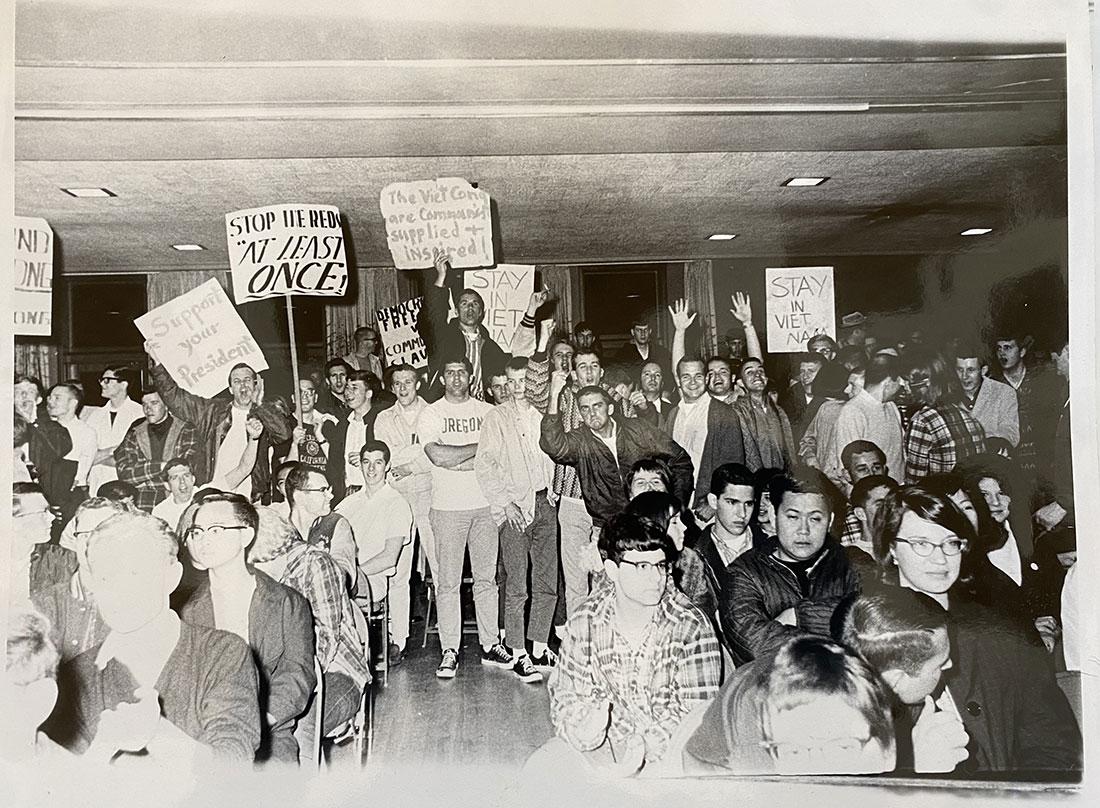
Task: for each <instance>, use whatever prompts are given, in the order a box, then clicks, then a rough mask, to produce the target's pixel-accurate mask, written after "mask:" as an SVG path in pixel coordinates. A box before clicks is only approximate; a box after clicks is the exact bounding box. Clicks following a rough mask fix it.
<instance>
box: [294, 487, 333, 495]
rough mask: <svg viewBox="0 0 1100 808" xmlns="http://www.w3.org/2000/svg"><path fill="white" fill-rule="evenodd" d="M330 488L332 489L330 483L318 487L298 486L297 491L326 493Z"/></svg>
mask: <svg viewBox="0 0 1100 808" xmlns="http://www.w3.org/2000/svg"><path fill="white" fill-rule="evenodd" d="M331 490H332V486H331V485H324V486H321V487H320V488H299V489H298V491H308V492H310V493H314V492H321V493H327V492H329V491H331Z"/></svg>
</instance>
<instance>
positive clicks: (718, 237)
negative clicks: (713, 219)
mask: <svg viewBox="0 0 1100 808" xmlns="http://www.w3.org/2000/svg"><path fill="white" fill-rule="evenodd" d="M735 238H737V234H736V233H715V234H714V235H713V236H707V241H733V239H735Z"/></svg>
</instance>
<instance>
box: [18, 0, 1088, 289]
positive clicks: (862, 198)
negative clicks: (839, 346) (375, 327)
mask: <svg viewBox="0 0 1100 808" xmlns="http://www.w3.org/2000/svg"><path fill="white" fill-rule="evenodd" d="M245 5H246V4H244V3H243V2H241V0H225V1H224V2H220V3H217V4H214V3H209V2H206V0H198V2H195V3H194V5H193V7H192V6H191V4H188V6H187V8H186V10H179V9H180V6H178V5H176V4H172V5H165V4H160V3H155V2H153V1H152V0H132V1H131V2H130V3H126V4H123V3H120V2H113V1H112V0H85V2H82V3H55V2H23V3H19V4H18V5H17V19H16V66H15V86H16V98H15V102H16V106H15V112H16V121H15V152H16V166H15V194H16V212H17V213H18V214H21V215H33V216H42V217H44V218H46V219H47V220H48V221H49V222H50V223H51V225H52V226H53V228H54V230H55V231H56V233H57V235H58V240H59V253H60V256H61V259H60V260H61V264H62V266H63V269H64V272H67V273H90V272H136V271H150V270H160V269H174V268H179V269H184V268H198V267H204V268H205V267H224V266H225V265H226V251H225V232H224V218H223V217H224V214H225V213H226V212H228V211H231V210H237V209H242V208H248V207H256V206H259V205H265V204H275V203H281V202H292V201H301V202H316V203H325V204H334V205H337V206H338V207H339V208H340V209H341V211H342V212H343V213H344V214H345V218H346V219H347V220H348V223H349V226H350V229H351V236H352V241H353V249H354V254H355V257H356V261H357V263H358V264H359V265H361V266H382V265H387V264H388V263H389V256H388V251H387V249H386V243H385V232H384V228H383V225H382V220H381V217H380V214H379V211H378V194H379V191H380V190H381V189H382V187H383V186H385V185H386V184H388V183H390V182H395V181H401V180H414V179H428V178H432V177H440V176H463V177H466V178H467V179H468V180H470V181H473V182H477V183H478V184H479V187H480V188H482V189H484V190H486V191H488V192H489V193H490V195H491V196H492V198H493V200H494V202H495V205H496V212H497V214H498V217H499V224H498V227H497V232H498V234H499V244H500V247H499V251H498V259H499V260H505V261H510V262H536V261H537V262H547V263H596V262H614V261H630V262H636V261H664V260H675V259H686V258H702V257H740V256H764V255H767V256H774V255H788V256H813V255H815V254H819V255H846V254H853V255H854V254H875V255H878V254H889V253H906V254H932V253H951V252H958V251H963V250H983V251H985V250H988V251H995V250H996V248H997V244H998V242H999V240H1001V239H1004V238H1006V237H1007V236H1009V235H1010V234H1011V233H1012V231H1013V229H1014V228H1017V227H1019V226H1020V225H1021V223H1022V222H1024V221H1027V220H1034V219H1039V220H1054V221H1061V220H1064V218H1065V216H1066V199H1065V197H1066V177H1067V149H1066V76H1065V70H1066V60H1065V55H1064V50H1065V47H1064V42H1063V39H1062V38H1061V36H1060V34H1059V31H1060V30H1061V26H1062V24H1063V20H1062V17H1061V16H1060V15H1059V14H1058V13H1054V14H1051V13H1048V12H1047V11H1046V10H1044V14H1043V15H1036V14H1035V13H1034V12H1031V11H1029V9H1028V6H1029V4H1027V3H1016V2H1006V3H1004V4H1003V5H1002V4H997V6H996V8H997V13H996V16H995V17H993V16H988V15H986V16H983V17H981V21H982V23H983V24H982V25H981V26H980V28H973V27H970V26H968V25H967V24H966V23H967V22H969V21H968V20H964V19H960V18H959V12H958V10H957V9H958V6H957V5H956V4H945V3H940V2H931V3H926V4H923V5H920V7H919V9H918V10H912V9H910V10H909V11H908V12H907V13H906V14H901V15H891V14H881V13H879V14H874V15H871V14H868V13H867V12H868V10H870V9H876V10H881V8H882V6H883V4H882V3H875V4H871V3H849V4H848V5H849V6H850V8H851V11H852V13H850V14H847V15H845V14H836V13H835V7H836V6H835V4H829V5H830V13H823V12H821V11H818V12H813V11H811V10H806V9H802V8H801V6H796V5H794V4H791V3H788V2H778V3H772V4H769V6H768V8H769V9H771V10H772V13H771V14H770V15H768V16H761V15H759V14H756V15H752V14H749V13H748V12H747V11H746V10H745V9H747V8H750V7H752V6H753V4H738V5H737V8H738V9H740V11H739V12H738V13H736V14H735V13H732V12H730V11H728V10H725V11H724V12H721V13H720V12H719V9H721V8H722V4H717V3H708V2H703V3H694V4H681V5H676V4H669V3H665V4H651V3H648V2H642V3H612V4H607V8H603V9H602V11H603V14H602V15H600V16H592V12H591V7H592V6H594V5H597V4H591V3H585V4H581V3H576V2H572V1H570V2H565V3H563V4H561V6H563V7H568V8H567V10H569V11H571V12H573V16H572V17H569V16H559V17H557V18H555V19H554V20H551V19H549V18H547V19H537V18H536V19H531V18H528V17H524V16H522V15H521V14H520V12H519V11H517V10H516V9H515V8H514V7H513V6H512V5H511V4H503V3H499V2H480V3H473V4H470V6H471V7H473V8H474V10H473V11H470V10H469V8H468V7H464V9H465V10H463V11H462V12H460V13H461V16H452V17H450V18H444V17H439V16H433V15H436V14H440V13H441V9H443V8H449V6H444V5H443V4H442V3H440V2H436V0H429V2H426V3H419V4H417V8H416V9H403V8H401V9H394V8H391V6H392V5H394V4H389V5H386V4H375V3H365V4H362V6H358V5H356V7H355V9H353V10H352V11H348V10H346V9H344V8H342V5H351V4H342V5H339V6H338V5H336V4H333V3H328V2H325V3H321V4H320V5H318V6H317V7H316V8H313V7H312V6H311V8H310V10H309V12H308V13H307V12H305V11H302V10H301V7H300V6H299V5H298V4H289V3H285V2H283V0H274V1H273V2H269V3H266V4H264V8H266V9H267V10H268V12H267V13H266V14H264V15H263V16H260V15H259V14H256V13H254V12H249V11H248V9H247V8H245ZM802 5H816V4H802ZM909 5H912V4H909ZM964 6H965V4H964ZM977 6H978V7H980V8H983V9H984V8H989V5H988V4H983V3H979V4H977ZM608 8H610V9H611V11H608V10H607V9H608ZM951 9H954V10H955V11H954V16H952V11H951ZM1001 9H1003V13H1001ZM1057 9H1058V7H1057V6H1056V7H1055V10H1057ZM560 11H561V9H559V12H560ZM704 12H709V13H710V16H709V17H708V16H707V14H706V13H704ZM559 19H568V20H569V24H565V23H562V22H558V21H557V20H559ZM484 20H491V22H488V23H487V22H484ZM969 30H981V31H982V34H981V36H974V37H973V39H974V41H967V40H966V38H960V37H958V36H957V32H958V31H969ZM89 31H94V35H93V36H89V35H88V32H89ZM798 175H813V176H828V177H830V178H831V179H830V180H829V181H828V182H827V183H825V184H824V185H822V186H820V187H818V188H805V189H798V188H787V187H782V186H781V183H782V182H783V181H784V180H786V179H788V178H790V177H793V176H798ZM84 186H103V187H107V188H109V189H111V191H112V192H114V193H115V194H116V195H117V196H116V197H114V198H111V199H74V198H72V197H69V196H67V195H66V194H64V193H62V192H61V191H60V190H59V189H60V188H63V187H84ZM968 227H993V228H994V229H995V230H994V233H993V234H991V235H990V236H986V237H983V238H981V239H966V238H961V237H960V236H959V235H958V234H959V232H960V231H961V230H963V229H965V228H968ZM715 232H732V233H737V234H738V237H737V238H736V239H735V240H733V241H726V242H712V241H708V240H706V236H708V235H710V234H711V233H715ZM182 242H197V243H199V244H203V245H204V246H206V247H207V248H208V250H207V251H205V252H200V253H179V252H176V251H174V250H172V249H170V245H171V244H174V243H182Z"/></svg>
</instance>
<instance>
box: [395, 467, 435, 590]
mask: <svg viewBox="0 0 1100 808" xmlns="http://www.w3.org/2000/svg"><path fill="white" fill-rule="evenodd" d="M403 496H405V501H406V502H408V503H409V507H410V508H412V512H413V527H414V528H415V529H416V531H417V533H419V534H420V553H421V558H422V560H420V561H419V562H418V563H417V571H418V572H419V573H420V577H421V578H423V577H424V561H425V560H426V561H427V562H428V569H430V570H431V571H432V575H435V532H434V531H433V530H432V520H431V519H430V518H429V516H428V513H429V511H431V503H432V492H431V489H428V490H427V491H421V492H410V493H409V494H408V495H404V493H403ZM402 552H404V551H402ZM409 563H412V549H411V548H410V549H409Z"/></svg>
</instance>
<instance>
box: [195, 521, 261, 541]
mask: <svg viewBox="0 0 1100 808" xmlns="http://www.w3.org/2000/svg"><path fill="white" fill-rule="evenodd" d="M227 530H248V526H247V525H210V526H209V527H192V528H188V530H187V532H186V533H185V534H184V537H185V538H186V539H187V541H195V539H198V538H200V537H201V536H203V535H209V536H210V538H212V539H216V538H217V537H218V536H220V535H221V534H222V533H224V532H225V531H227Z"/></svg>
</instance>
